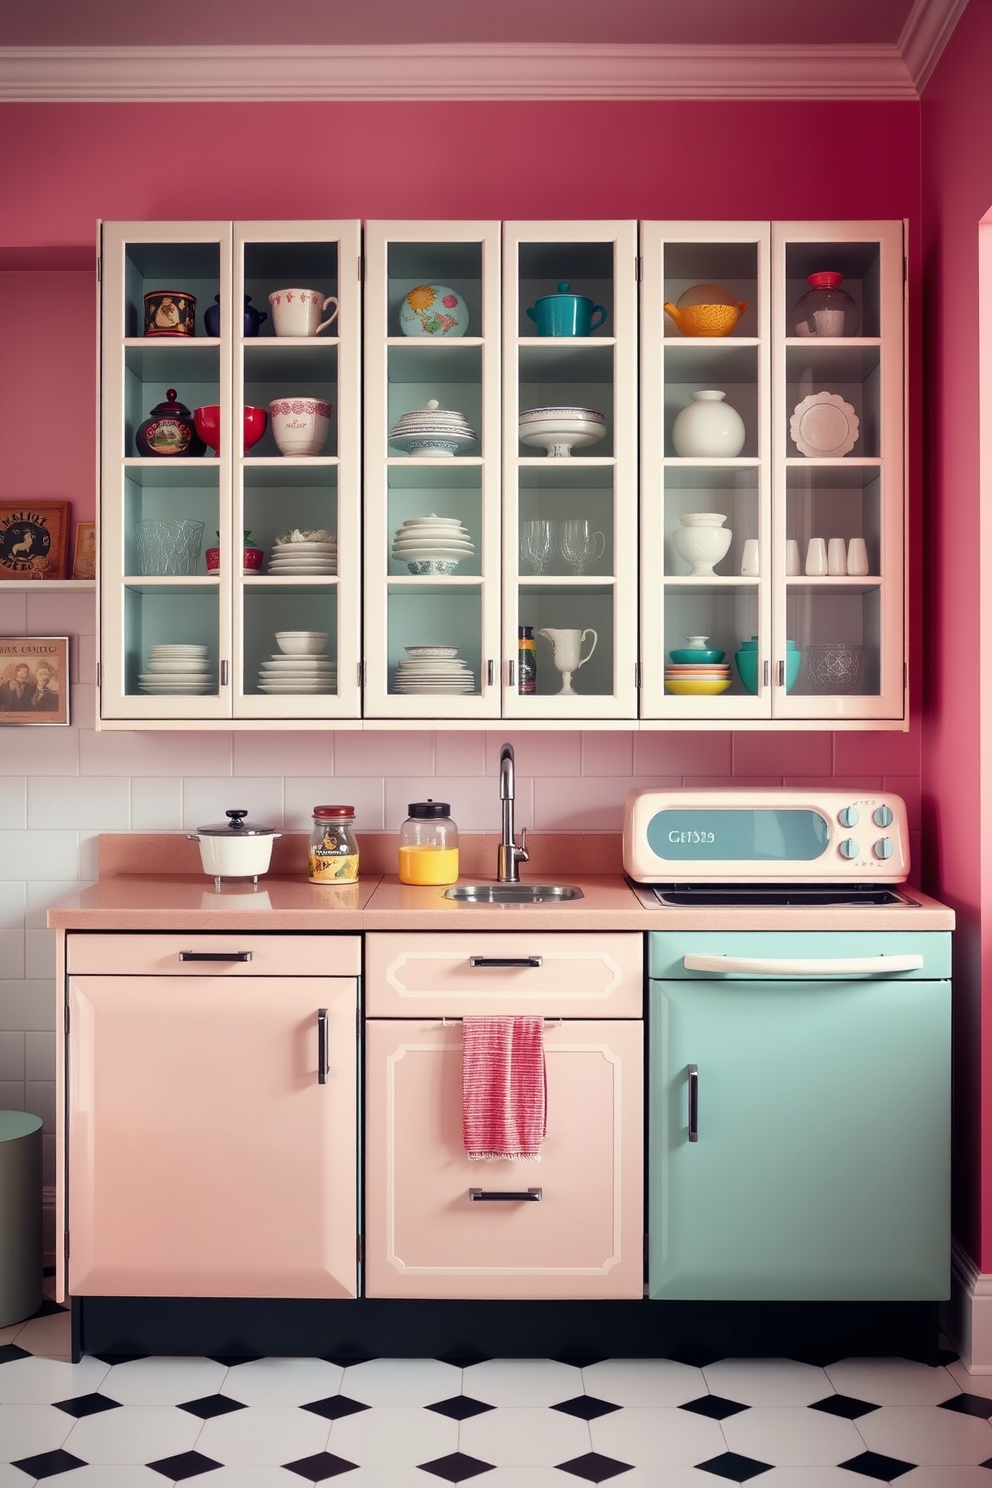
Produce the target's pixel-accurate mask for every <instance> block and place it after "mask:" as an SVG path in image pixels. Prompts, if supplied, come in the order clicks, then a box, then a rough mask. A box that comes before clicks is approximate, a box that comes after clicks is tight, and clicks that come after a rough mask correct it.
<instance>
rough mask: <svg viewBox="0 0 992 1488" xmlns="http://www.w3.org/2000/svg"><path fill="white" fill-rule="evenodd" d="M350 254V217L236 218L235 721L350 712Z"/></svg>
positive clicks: (354, 391) (357, 518) (353, 355)
mask: <svg viewBox="0 0 992 1488" xmlns="http://www.w3.org/2000/svg"><path fill="white" fill-rule="evenodd" d="M360 253H361V242H360V228H359V224H358V223H357V222H281V223H267V222H251V223H238V224H237V225H236V229H235V241H234V285H233V296H232V301H231V304H232V315H231V319H232V322H233V324H232V332H233V346H234V398H233V403H232V417H231V428H230V433H231V449H232V468H233V488H234V490H233V497H234V499H233V515H232V525H231V532H230V537H229V543H230V546H228V547H227V548H225V547H224V546H223V544H222V545H221V552H220V563H221V567H222V569H223V568H225V567H229V568H230V569H231V570H232V573H233V579H232V585H233V590H234V597H235V603H234V653H233V666H232V674H233V676H232V692H233V699H234V704H233V706H234V715H235V717H241V718H252V719H265V718H300V719H305V718H306V719H309V718H313V719H320V718H349V717H350V718H357V717H358V716H359V714H360V688H359V672H358V667H359V661H360V618H359V617H360V602H359V593H360V572H361V568H360V532H361V478H360V461H361V441H360V416H361V375H360V367H361V360H360V358H361V340H360V334H361V333H360V323H361V307H360V293H359V286H360ZM242 409H244V415H243V416H241V410H242ZM229 555H232V556H233V562H229V561H228V558H229ZM303 648H305V649H303Z"/></svg>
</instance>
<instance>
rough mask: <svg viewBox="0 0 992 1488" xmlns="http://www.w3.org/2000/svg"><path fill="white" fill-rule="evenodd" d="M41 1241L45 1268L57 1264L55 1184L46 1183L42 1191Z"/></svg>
mask: <svg viewBox="0 0 992 1488" xmlns="http://www.w3.org/2000/svg"><path fill="white" fill-rule="evenodd" d="M41 1242H42V1246H43V1249H44V1257H45V1260H44V1265H45V1270H46V1271H48V1270H50V1269H51V1268H52V1267H53V1266H54V1265H55V1185H54V1183H46V1184H45V1186H44V1188H43V1189H42V1191H41Z"/></svg>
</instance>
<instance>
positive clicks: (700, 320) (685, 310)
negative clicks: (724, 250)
mask: <svg viewBox="0 0 992 1488" xmlns="http://www.w3.org/2000/svg"><path fill="white" fill-rule="evenodd" d="M665 309H666V310H667V311H668V314H669V315H670V316H671V317H672V319H673V320H674V322H675V324H676V325H677V326H678V328H679V330H680V331H681V332H682V334H683V336H729V335H730V332H731V331H732V330H733V329H734V326H735V325H736V324H737V322H738V321H739V320H740V318H741V316H742V315H743V314H744V311H745V310H746V309H747V302H746V301H742V300H735V299H734V297H733V295H731V294H729V293H728V292H727V290H725V289H721V288H720V286H719V284H694V285H693V286H692V288H691V289H687V290H686V291H685V293H684V294H681V295H679V302H678V304H677V305H672V304H670V303H669V302H668V301H667V300H666V302H665Z"/></svg>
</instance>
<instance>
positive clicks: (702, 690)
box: [665, 677, 733, 697]
mask: <svg viewBox="0 0 992 1488" xmlns="http://www.w3.org/2000/svg"><path fill="white" fill-rule="evenodd" d="M731 686H733V679H732V678H731V677H718V678H716V679H714V680H710V679H709V678H702V677H700V678H697V679H696V680H695V681H689V680H688V679H685V680H683V679H677V680H676V681H674V682H672V681H669V680H668V679H667V678H666V680H665V691H666V692H674V693H675V694H676V696H677V697H716V696H717V695H718V694H719V693H721V692H726V690H727V688H728V687H731Z"/></svg>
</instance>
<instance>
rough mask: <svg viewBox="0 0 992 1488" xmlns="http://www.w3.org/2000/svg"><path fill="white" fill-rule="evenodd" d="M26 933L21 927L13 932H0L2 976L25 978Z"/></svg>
mask: <svg viewBox="0 0 992 1488" xmlns="http://www.w3.org/2000/svg"><path fill="white" fill-rule="evenodd" d="M25 935H26V931H25V929H24V927H23V925H18V926H17V927H16V928H15V929H13V930H0V966H2V967H3V972H4V976H8V977H23V976H27V974H28V972H27V953H26V950H25Z"/></svg>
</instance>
